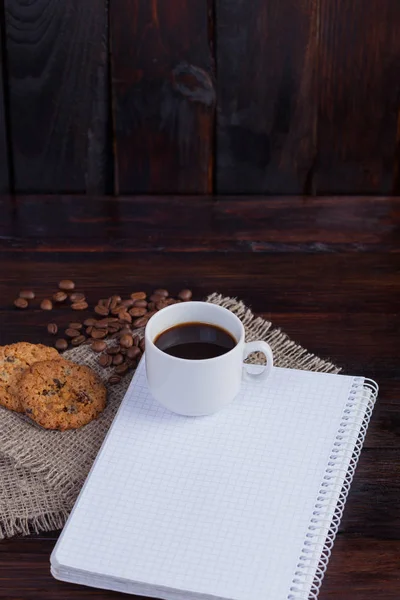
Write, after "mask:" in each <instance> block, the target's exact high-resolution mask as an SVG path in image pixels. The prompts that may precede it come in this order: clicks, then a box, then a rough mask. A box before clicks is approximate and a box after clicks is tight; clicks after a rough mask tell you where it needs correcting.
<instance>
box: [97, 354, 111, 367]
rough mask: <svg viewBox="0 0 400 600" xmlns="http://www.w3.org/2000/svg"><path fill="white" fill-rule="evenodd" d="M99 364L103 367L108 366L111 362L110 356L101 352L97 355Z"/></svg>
mask: <svg viewBox="0 0 400 600" xmlns="http://www.w3.org/2000/svg"><path fill="white" fill-rule="evenodd" d="M99 364H100V365H101V366H102V367H104V368H105V367H110V366H111V364H112V356H109V355H108V354H102V355H101V356H100V357H99Z"/></svg>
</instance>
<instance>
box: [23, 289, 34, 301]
mask: <svg viewBox="0 0 400 600" xmlns="http://www.w3.org/2000/svg"><path fill="white" fill-rule="evenodd" d="M19 297H20V298H24V300H33V299H34V297H35V292H33V291H32V290H21V291H20V293H19Z"/></svg>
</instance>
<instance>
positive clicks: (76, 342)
mask: <svg viewBox="0 0 400 600" xmlns="http://www.w3.org/2000/svg"><path fill="white" fill-rule="evenodd" d="M84 341H86V337H85V336H84V335H78V337H74V338H73V339H72V340H71V344H72V345H73V346H80V345H81V344H83V342H84Z"/></svg>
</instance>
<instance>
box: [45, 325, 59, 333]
mask: <svg viewBox="0 0 400 600" xmlns="http://www.w3.org/2000/svg"><path fill="white" fill-rule="evenodd" d="M47 331H48V332H49V333H51V335H56V333H57V331H58V327H57V324H56V323H49V324H48V325H47Z"/></svg>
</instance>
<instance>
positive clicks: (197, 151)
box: [110, 0, 215, 193]
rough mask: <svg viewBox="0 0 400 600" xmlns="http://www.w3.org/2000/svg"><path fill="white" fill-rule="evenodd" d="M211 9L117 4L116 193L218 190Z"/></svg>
mask: <svg viewBox="0 0 400 600" xmlns="http://www.w3.org/2000/svg"><path fill="white" fill-rule="evenodd" d="M208 4H209V3H208V2H207V1H206V0H171V1H170V2H164V1H159V0H151V1H150V0H119V1H118V2H111V5H110V28H111V31H110V34H111V45H112V50H111V65H112V84H113V104H114V119H115V127H116V134H115V135H116V139H115V147H116V159H117V166H116V176H117V178H118V181H117V182H116V191H120V192H121V193H137V192H139V193H209V192H211V191H212V178H213V174H212V161H213V157H212V146H213V114H214V104H215V98H214V96H215V92H214V82H213V58H212V53H211V42H210V36H209V28H210V27H211V25H210V20H209V18H210V14H209V10H208Z"/></svg>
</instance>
